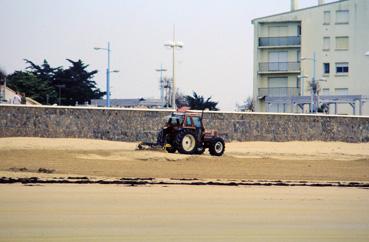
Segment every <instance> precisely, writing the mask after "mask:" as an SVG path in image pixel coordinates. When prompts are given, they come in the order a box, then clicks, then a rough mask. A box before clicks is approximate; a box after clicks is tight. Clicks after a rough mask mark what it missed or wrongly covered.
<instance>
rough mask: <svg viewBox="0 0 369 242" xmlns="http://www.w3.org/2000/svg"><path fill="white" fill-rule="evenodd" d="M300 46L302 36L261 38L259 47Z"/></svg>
mask: <svg viewBox="0 0 369 242" xmlns="http://www.w3.org/2000/svg"><path fill="white" fill-rule="evenodd" d="M296 45H297V46H298V45H301V37H300V36H286V37H261V38H259V47H268V46H296Z"/></svg>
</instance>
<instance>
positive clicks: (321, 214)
mask: <svg viewBox="0 0 369 242" xmlns="http://www.w3.org/2000/svg"><path fill="white" fill-rule="evenodd" d="M0 194H1V196H0V204H1V206H0V218H1V219H0V241H150V242H151V241H160V242H165V241H201V242H207V241H209V242H210V241H211V242H214V241H227V242H228V241H281V242H282V241H283V242H295V241H306V242H307V241H335V242H339V241H342V242H343V241H345V242H346V241H368V238H369V216H368V214H369V206H368V204H369V191H368V190H366V189H352V188H312V187H304V188H301V187H208V186H200V187H196V186H164V187H163V186H139V187H127V186H117V185H45V186H24V185H20V184H16V185H0Z"/></svg>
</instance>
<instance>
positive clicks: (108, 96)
mask: <svg viewBox="0 0 369 242" xmlns="http://www.w3.org/2000/svg"><path fill="white" fill-rule="evenodd" d="M94 49H95V50H105V51H107V52H108V67H107V68H106V107H110V94H111V93H110V73H117V72H119V71H117V70H114V71H110V52H111V49H110V42H108V48H100V47H95V48H94Z"/></svg>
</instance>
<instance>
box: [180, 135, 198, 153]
mask: <svg viewBox="0 0 369 242" xmlns="http://www.w3.org/2000/svg"><path fill="white" fill-rule="evenodd" d="M176 148H177V150H178V152H179V153H181V154H187V155H190V154H195V153H196V149H197V141H196V137H195V132H194V131H192V130H186V129H184V130H182V131H180V132H179V133H178V134H177V137H176Z"/></svg>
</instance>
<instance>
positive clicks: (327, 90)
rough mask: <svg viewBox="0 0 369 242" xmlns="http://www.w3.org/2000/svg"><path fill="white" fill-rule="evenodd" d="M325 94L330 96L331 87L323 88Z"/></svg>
mask: <svg viewBox="0 0 369 242" xmlns="http://www.w3.org/2000/svg"><path fill="white" fill-rule="evenodd" d="M322 94H323V96H329V88H323V92H322Z"/></svg>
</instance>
